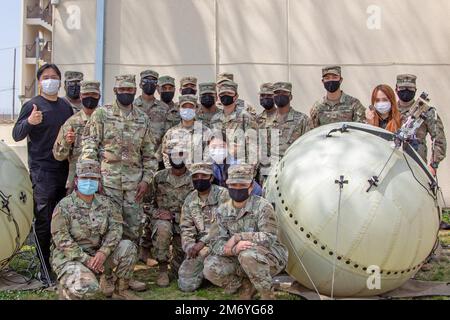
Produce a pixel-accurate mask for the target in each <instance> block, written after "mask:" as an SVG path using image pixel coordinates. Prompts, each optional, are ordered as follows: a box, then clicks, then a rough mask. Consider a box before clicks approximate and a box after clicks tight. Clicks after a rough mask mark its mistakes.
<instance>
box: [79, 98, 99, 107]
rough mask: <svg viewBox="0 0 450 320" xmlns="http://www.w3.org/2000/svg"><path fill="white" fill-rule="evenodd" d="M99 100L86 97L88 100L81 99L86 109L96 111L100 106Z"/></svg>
mask: <svg viewBox="0 0 450 320" xmlns="http://www.w3.org/2000/svg"><path fill="white" fill-rule="evenodd" d="M99 100H100V99H97V98H93V97H86V98H83V99H81V103H82V104H83V106H84V107H85V108H88V109H95V108H97V106H98V102H99Z"/></svg>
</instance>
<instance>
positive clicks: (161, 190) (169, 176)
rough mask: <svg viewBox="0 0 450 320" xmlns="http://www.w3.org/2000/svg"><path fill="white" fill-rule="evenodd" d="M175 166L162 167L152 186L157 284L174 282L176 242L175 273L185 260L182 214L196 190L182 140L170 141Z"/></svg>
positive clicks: (175, 274)
mask: <svg viewBox="0 0 450 320" xmlns="http://www.w3.org/2000/svg"><path fill="white" fill-rule="evenodd" d="M168 150H169V161H170V163H171V166H172V167H171V168H168V169H164V170H161V171H158V172H157V173H156V175H155V177H154V179H153V182H152V186H151V188H150V190H151V192H152V194H151V199H152V217H153V220H152V227H153V232H152V235H153V237H152V239H153V250H154V257H155V258H156V260H158V266H159V275H158V278H157V280H156V284H157V285H158V286H160V287H167V286H168V285H169V283H170V279H169V274H168V264H169V260H170V245H171V244H172V259H171V260H170V266H171V273H172V275H173V276H174V277H177V275H178V269H179V267H180V265H181V263H182V262H183V260H184V252H183V249H182V247H181V236H180V225H179V224H180V215H181V207H182V206H183V203H184V200H185V199H186V197H187V195H188V194H189V193H191V192H192V191H193V189H194V188H193V186H192V180H191V174H190V172H189V170H187V168H186V165H185V162H184V153H185V151H184V150H185V146H182V145H181V144H180V143H179V142H178V141H170V142H169V144H168Z"/></svg>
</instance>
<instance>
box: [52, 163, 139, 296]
mask: <svg viewBox="0 0 450 320" xmlns="http://www.w3.org/2000/svg"><path fill="white" fill-rule="evenodd" d="M76 167H77V169H76V172H77V174H76V175H77V177H76V178H75V183H76V184H77V191H74V192H72V193H71V194H70V195H68V196H67V197H65V198H64V199H62V200H61V202H60V203H59V204H58V205H57V206H56V208H55V211H54V213H53V219H52V224H51V232H52V236H53V238H52V239H53V240H52V241H53V244H52V265H53V270H55V272H56V274H57V276H58V282H59V285H58V291H59V295H60V298H61V299H67V300H80V299H89V298H93V297H94V296H95V294H96V293H98V292H99V291H100V289H101V291H102V292H103V293H104V294H105V295H106V296H107V297H111V296H112V297H113V299H121V300H138V299H140V298H138V297H137V296H135V295H134V294H132V293H131V292H129V291H128V290H127V289H128V282H129V280H130V278H131V275H132V274H133V268H134V265H135V264H136V260H137V251H136V247H135V246H134V245H133V243H132V242H131V241H129V240H121V239H122V223H123V220H122V214H121V210H120V208H119V207H118V206H117V204H116V203H115V202H114V201H112V200H111V199H110V198H108V197H106V196H103V195H100V194H98V193H97V192H98V188H99V182H100V179H101V173H100V165H99V163H98V162H95V161H89V160H87V161H80V162H78V163H77V166H76ZM112 268H115V276H116V278H117V280H116V282H115V285H114V286H112V287H110V288H106V287H105V276H104V274H103V273H104V271H105V269H112ZM97 275H101V276H100V284H99V282H98V280H97Z"/></svg>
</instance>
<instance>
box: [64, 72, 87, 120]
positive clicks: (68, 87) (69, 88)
mask: <svg viewBox="0 0 450 320" xmlns="http://www.w3.org/2000/svg"><path fill="white" fill-rule="evenodd" d="M83 78H84V75H83V73H82V72H78V71H66V72H65V73H64V90H65V91H66V96H65V97H64V98H63V99H64V100H66V101H67V103H68V104H70V106H71V107H72V110H73V113H74V114H75V113H77V112H79V111H81V109H82V108H83V105H82V104H81V99H80V82H81V81H83Z"/></svg>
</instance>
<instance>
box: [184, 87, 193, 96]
mask: <svg viewBox="0 0 450 320" xmlns="http://www.w3.org/2000/svg"><path fill="white" fill-rule="evenodd" d="M188 94H192V95H194V96H195V95H196V94H197V90H195V89H194V88H184V89H181V95H182V96H186V95H188Z"/></svg>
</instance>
